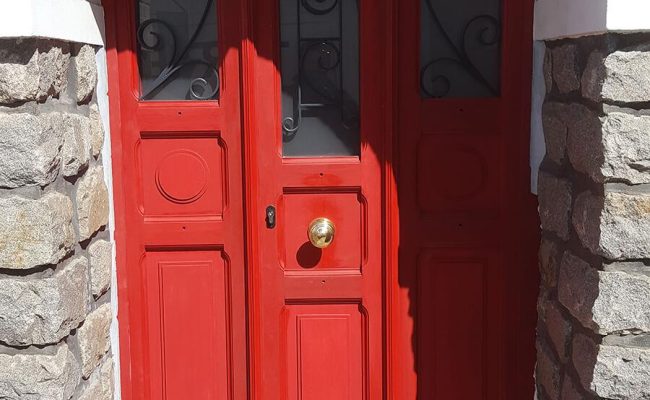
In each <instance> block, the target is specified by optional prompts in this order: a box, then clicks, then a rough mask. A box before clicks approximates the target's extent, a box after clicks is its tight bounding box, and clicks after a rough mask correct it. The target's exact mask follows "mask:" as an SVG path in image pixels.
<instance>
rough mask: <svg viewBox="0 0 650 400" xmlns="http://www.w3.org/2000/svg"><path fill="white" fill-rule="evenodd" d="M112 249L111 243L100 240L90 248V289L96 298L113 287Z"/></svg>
mask: <svg viewBox="0 0 650 400" xmlns="http://www.w3.org/2000/svg"><path fill="white" fill-rule="evenodd" d="M112 248H113V246H112V245H111V243H110V242H107V241H106V240H98V241H96V242H94V243H92V244H91V245H90V246H88V255H90V283H91V284H90V287H91V289H92V294H93V296H95V298H98V297H99V296H101V295H102V294H104V293H106V291H107V290H108V288H109V287H110V286H111V266H112V260H113V252H112Z"/></svg>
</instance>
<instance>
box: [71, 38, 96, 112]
mask: <svg viewBox="0 0 650 400" xmlns="http://www.w3.org/2000/svg"><path fill="white" fill-rule="evenodd" d="M74 65H75V69H76V71H77V91H76V96H77V102H78V103H86V102H88V101H90V99H91V97H92V95H93V91H94V90H95V86H97V62H96V61H95V49H94V48H93V47H92V46H90V45H88V44H85V45H83V46H81V49H79V52H78V53H77V55H76V56H75V57H74Z"/></svg>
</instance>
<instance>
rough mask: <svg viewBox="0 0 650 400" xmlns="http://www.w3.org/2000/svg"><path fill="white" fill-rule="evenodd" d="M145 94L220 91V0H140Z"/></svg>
mask: <svg viewBox="0 0 650 400" xmlns="http://www.w3.org/2000/svg"><path fill="white" fill-rule="evenodd" d="M136 14H137V16H136V24H137V52H138V64H139V65H138V66H139V71H140V99H141V100H215V99H217V98H218V97H219V69H218V65H219V50H218V23H217V20H218V18H217V2H216V0H193V1H179V0H139V1H138V2H137V13H136Z"/></svg>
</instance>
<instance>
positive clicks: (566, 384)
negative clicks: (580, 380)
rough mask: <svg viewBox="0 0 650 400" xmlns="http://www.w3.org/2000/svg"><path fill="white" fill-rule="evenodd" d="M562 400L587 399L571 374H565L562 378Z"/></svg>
mask: <svg viewBox="0 0 650 400" xmlns="http://www.w3.org/2000/svg"><path fill="white" fill-rule="evenodd" d="M560 398H561V399H562V400H587V398H586V397H585V396H583V395H582V394H581V393H580V391H579V390H578V386H577V385H576V384H575V383H573V379H572V378H571V376H570V375H568V374H564V378H563V379H562V396H561V397H560Z"/></svg>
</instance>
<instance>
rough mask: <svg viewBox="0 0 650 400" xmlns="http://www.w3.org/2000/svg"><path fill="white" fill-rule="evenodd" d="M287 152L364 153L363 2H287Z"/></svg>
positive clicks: (284, 74) (283, 19)
mask: <svg viewBox="0 0 650 400" xmlns="http://www.w3.org/2000/svg"><path fill="white" fill-rule="evenodd" d="M280 19H281V21H280V26H281V32H280V35H281V38H280V40H281V75H282V108H283V117H282V136H283V154H284V155H285V156H313V155H357V154H358V153H359V76H358V74H359V71H358V67H359V55H358V5H357V0H281V1H280Z"/></svg>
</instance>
